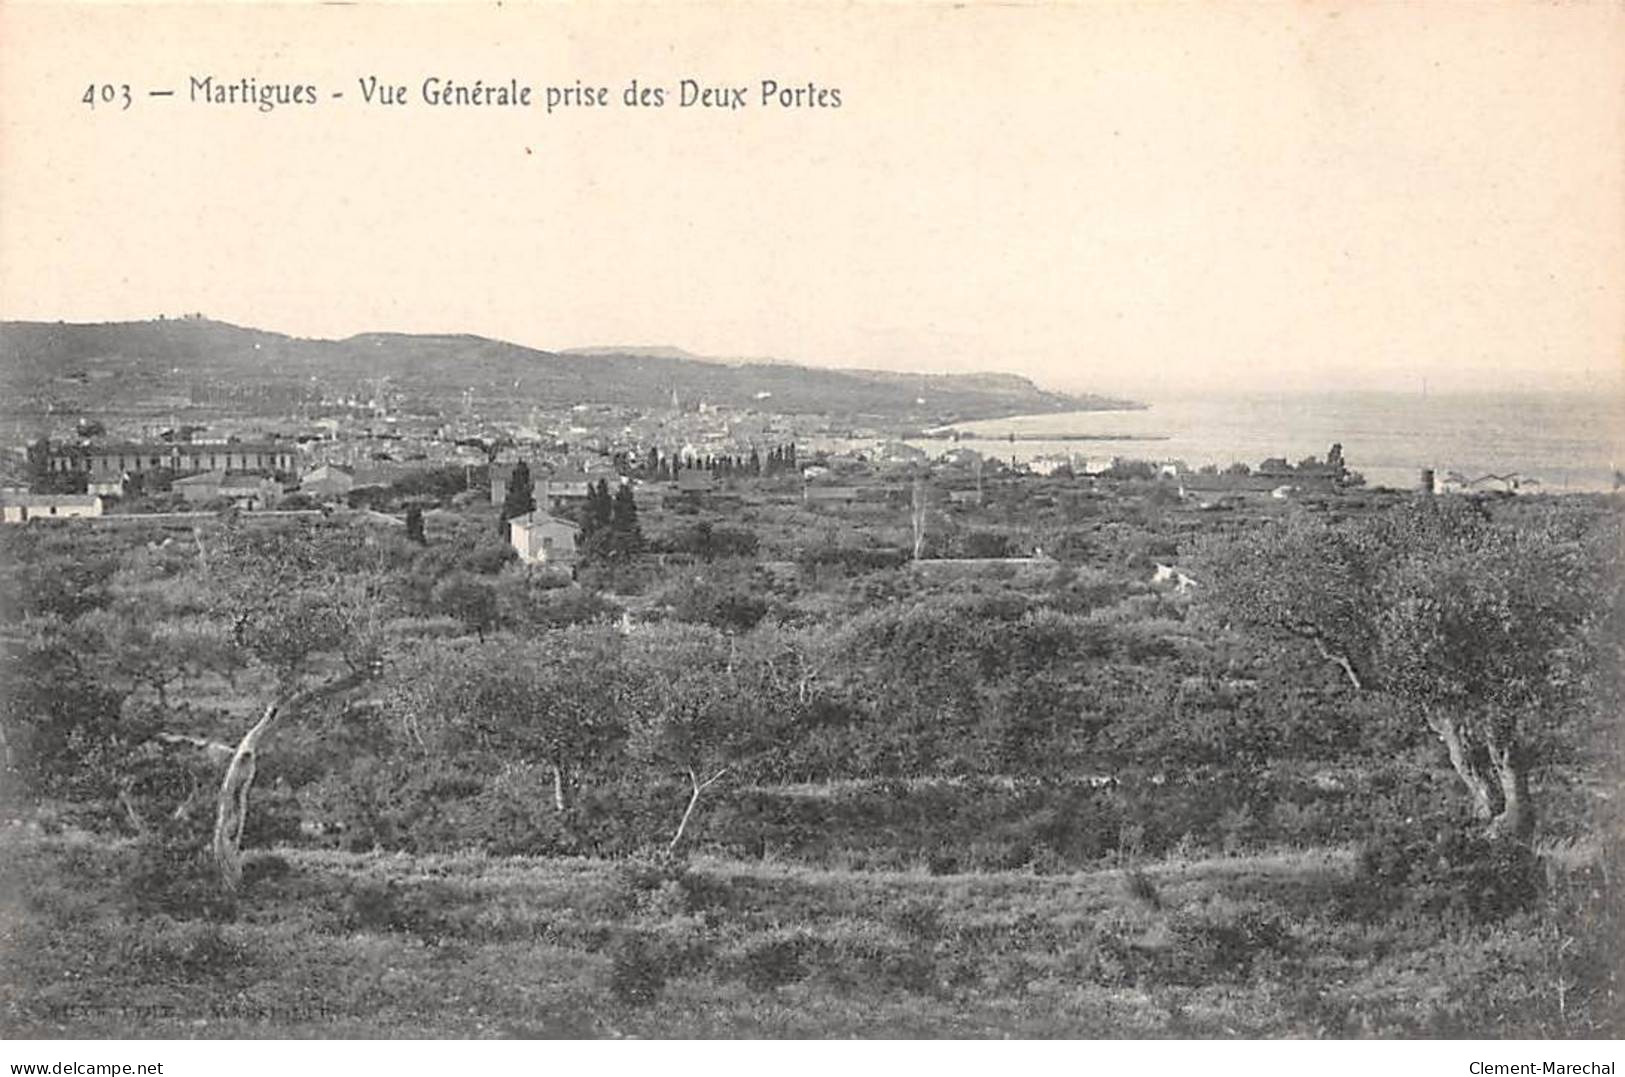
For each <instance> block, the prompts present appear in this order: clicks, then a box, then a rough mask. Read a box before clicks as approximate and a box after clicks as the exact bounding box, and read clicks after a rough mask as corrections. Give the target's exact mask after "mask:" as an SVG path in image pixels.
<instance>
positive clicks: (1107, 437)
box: [910, 392, 1625, 493]
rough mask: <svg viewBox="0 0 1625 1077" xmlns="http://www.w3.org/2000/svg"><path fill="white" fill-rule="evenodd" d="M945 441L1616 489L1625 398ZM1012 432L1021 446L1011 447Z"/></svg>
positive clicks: (1341, 401)
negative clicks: (1339, 458) (1334, 461)
mask: <svg viewBox="0 0 1625 1077" xmlns="http://www.w3.org/2000/svg"><path fill="white" fill-rule="evenodd" d="M954 429H955V430H957V431H959V432H960V438H959V440H958V441H957V442H954V441H949V442H944V441H942V440H940V439H936V438H927V439H922V440H918V441H912V442H910V443H911V444H914V445H917V446H919V447H920V448H923V449H925V450H927V451H929V452H932V453H933V454H935V453H937V452H941V451H942V450H943V447H944V446H945V445H949V444H952V445H958V446H959V447H963V448H970V449H974V450H976V451H978V452H981V453H983V454H985V455H988V456H993V457H998V458H1000V459H1004V460H1010V459H1014V460H1016V461H1025V460H1030V459H1033V458H1034V457H1039V456H1048V455H1052V454H1063V455H1065V454H1073V455H1076V456H1079V457H1083V458H1087V459H1090V460H1102V459H1104V460H1110V459H1111V458H1112V457H1114V456H1120V457H1124V458H1128V459H1144V460H1157V461H1168V460H1181V461H1183V462H1184V463H1185V464H1186V465H1188V466H1189V467H1192V468H1197V467H1201V466H1202V465H1204V464H1215V465H1217V466H1219V467H1221V468H1222V467H1225V466H1227V465H1229V464H1232V463H1235V462H1237V461H1240V462H1242V463H1246V464H1249V465H1252V466H1257V465H1258V463H1259V462H1260V461H1262V460H1264V459H1266V458H1268V457H1277V456H1278V457H1285V458H1286V459H1287V460H1289V461H1291V462H1293V463H1296V462H1298V461H1299V460H1302V459H1303V458H1304V457H1307V456H1317V457H1324V456H1325V454H1326V451H1327V449H1328V448H1330V446H1331V445H1332V443H1333V442H1341V443H1342V445H1343V452H1344V456H1345V457H1346V458H1347V460H1348V462H1349V467H1350V468H1352V469H1353V470H1355V471H1358V472H1360V473H1361V474H1362V475H1364V476H1365V478H1366V482H1367V483H1368V484H1369V485H1372V486H1394V487H1413V486H1415V485H1416V483H1417V479H1418V475H1419V472H1420V471H1421V469H1422V468H1436V469H1437V470H1438V471H1439V473H1440V474H1444V473H1446V472H1449V471H1458V472H1460V473H1462V474H1463V475H1465V476H1467V477H1469V478H1473V477H1477V476H1481V475H1486V474H1497V475H1504V474H1507V473H1512V472H1515V473H1517V474H1518V475H1520V476H1522V477H1523V478H1524V479H1526V480H1527V479H1535V480H1538V482H1539V485H1538V486H1534V487H1530V489H1532V490H1537V491H1544V492H1547V493H1565V492H1570V493H1573V492H1581V491H1587V490H1593V491H1594V490H1609V489H1612V488H1613V473H1614V468H1615V467H1616V466H1625V396H1620V395H1608V394H1602V393H1598V394H1581V393H1557V392H1552V393H1539V392H1532V393H1531V392H1518V393H1483V394H1470V395H1469V394H1437V393H1436V394H1430V395H1423V394H1420V393H1410V394H1407V393H1371V392H1363V393H1325V394H1315V395H1283V394H1277V395H1263V394H1257V395H1248V396H1232V397H1220V396H1209V397H1202V398H1189V399H1177V400H1159V401H1153V402H1151V406H1150V407H1148V408H1146V409H1143V410H1138V411H1082V412H1068V413H1062V414H1052V415H1021V416H1015V417H1012V418H1007V419H988V420H983V421H979V422H969V423H960V424H956V425H955V427H954ZM1011 435H1014V437H1015V440H1011Z"/></svg>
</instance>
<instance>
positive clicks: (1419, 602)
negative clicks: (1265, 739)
mask: <svg viewBox="0 0 1625 1077" xmlns="http://www.w3.org/2000/svg"><path fill="white" fill-rule="evenodd" d="M1618 544H1619V535H1618V523H1617V520H1615V519H1612V518H1603V519H1600V520H1596V519H1588V518H1582V517H1580V516H1578V515H1576V514H1575V513H1573V512H1569V513H1564V512H1561V511H1558V512H1553V513H1548V514H1544V515H1543V514H1539V513H1535V512H1520V513H1510V512H1509V513H1503V514H1502V516H1501V517H1500V518H1492V517H1491V516H1490V514H1489V513H1488V511H1487V510H1486V509H1484V508H1483V507H1482V506H1478V505H1475V504H1471V503H1464V502H1448V503H1432V502H1423V503H1420V504H1413V505H1407V506H1403V507H1401V508H1399V509H1396V510H1393V511H1391V512H1388V513H1384V514H1380V515H1377V516H1374V517H1371V518H1367V519H1363V520H1356V521H1351V522H1346V523H1340V524H1329V523H1325V522H1321V521H1313V520H1308V519H1302V518H1300V519H1296V520H1293V521H1291V522H1289V523H1285V524H1281V525H1277V526H1272V527H1267V528H1263V529H1260V530H1259V531H1257V532H1255V533H1252V534H1248V535H1244V536H1241V537H1239V538H1235V539H1231V540H1227V541H1219V542H1216V543H1214V544H1212V545H1211V546H1210V547H1209V548H1208V550H1207V551H1206V553H1207V561H1208V576H1209V577H1210V578H1211V586H1210V587H1208V588H1206V593H1207V594H1208V595H1209V597H1210V600H1211V601H1212V602H1213V603H1214V604H1215V605H1216V606H1217V608H1219V609H1220V610H1221V611H1223V613H1224V614H1225V615H1226V616H1227V617H1229V618H1230V619H1232V620H1233V621H1236V622H1239V623H1242V624H1245V625H1248V626H1251V627H1253V628H1255V629H1261V630H1263V631H1265V632H1266V633H1270V634H1274V635H1276V636H1280V637H1291V636H1296V637H1299V638H1302V639H1306V640H1309V641H1311V642H1312V643H1313V644H1314V645H1315V647H1316V648H1317V650H1318V652H1319V653H1320V654H1321V655H1322V656H1323V657H1325V658H1326V659H1328V660H1329V661H1332V662H1334V663H1336V664H1337V666H1338V667H1339V668H1340V669H1341V670H1342V671H1343V673H1344V674H1345V676H1346V678H1347V680H1348V681H1349V683H1350V685H1351V687H1353V688H1354V689H1355V690H1357V691H1376V692H1384V693H1387V694H1389V695H1390V696H1392V697H1393V699H1394V700H1395V701H1396V703H1397V704H1398V705H1399V706H1400V707H1401V708H1402V709H1403V710H1404V711H1405V712H1406V713H1408V714H1411V715H1413V716H1414V717H1415V718H1416V719H1418V720H1420V721H1422V722H1424V723H1425V724H1426V726H1427V728H1428V729H1429V730H1430V731H1431V732H1433V733H1434V734H1435V735H1436V736H1437V737H1438V738H1439V740H1440V741H1441V742H1442V743H1443V745H1444V747H1445V749H1446V752H1447V754H1448V756H1449V759H1450V763H1451V766H1452V767H1453V768H1454V770H1455V772H1456V774H1457V775H1458V776H1459V778H1460V779H1461V782H1462V784H1463V786H1464V787H1465V788H1466V791H1467V793H1468V795H1469V797H1470V798H1471V801H1472V806H1473V809H1474V812H1475V813H1476V815H1477V816H1478V817H1479V818H1480V819H1481V820H1483V821H1484V823H1485V824H1486V828H1487V830H1488V832H1489V834H1490V835H1491V836H1497V837H1509V838H1513V839H1515V840H1518V841H1521V842H1528V841H1529V840H1530V839H1531V838H1532V837H1533V834H1534V829H1535V820H1536V816H1535V806H1534V803H1533V800H1532V798H1531V795H1530V788H1529V787H1530V774H1531V770H1532V768H1533V767H1534V766H1535V765H1536V763H1537V761H1538V760H1537V755H1538V750H1539V746H1540V745H1541V744H1542V743H1545V742H1548V741H1549V740H1550V739H1551V738H1552V736H1553V734H1554V732H1556V733H1561V731H1562V729H1563V728H1564V727H1565V726H1572V725H1573V724H1574V722H1575V721H1576V720H1577V715H1579V714H1580V713H1582V712H1583V711H1584V710H1585V708H1586V707H1587V705H1588V701H1587V699H1586V693H1587V692H1588V691H1590V690H1591V689H1590V687H1589V686H1592V685H1594V684H1595V683H1596V681H1595V677H1594V675H1593V674H1594V671H1595V667H1596V665H1597V663H1598V662H1599V661H1607V660H1608V656H1607V655H1606V654H1604V653H1603V652H1602V651H1600V650H1599V648H1598V646H1597V641H1598V640H1601V639H1604V638H1605V634H1603V633H1599V632H1598V631H1597V630H1596V625H1597V624H1598V623H1599V621H1600V620H1601V619H1603V618H1605V617H1607V616H1609V609H1610V602H1609V599H1608V595H1609V594H1610V593H1611V592H1612V591H1613V590H1617V584H1615V583H1614V582H1613V580H1614V578H1615V576H1616V575H1617V563H1618Z"/></svg>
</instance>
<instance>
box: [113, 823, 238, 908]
mask: <svg viewBox="0 0 1625 1077" xmlns="http://www.w3.org/2000/svg"><path fill="white" fill-rule="evenodd" d="M208 841H209V828H208V825H207V824H206V823H204V822H203V821H201V820H194V819H193V818H191V817H190V816H186V817H183V818H181V819H178V820H177V819H170V820H166V821H165V824H164V825H163V826H161V827H158V828H155V829H153V830H149V831H148V832H147V833H145V834H143V835H141V837H140V838H138V839H137V840H136V842H135V846H134V852H133V859H132V862H131V864H130V869H129V880H128V887H127V892H128V893H129V895H130V896H131V897H132V898H133V899H134V901H135V905H136V908H137V909H139V910H141V911H143V912H156V913H163V914H165V915H167V916H171V917H173V918H175V919H177V920H191V919H196V918H209V919H230V918H231V917H232V916H233V915H234V913H235V911H236V910H235V903H234V900H233V898H232V897H231V895H229V894H227V893H226V892H225V890H224V889H223V888H222V886H221V884H220V881H219V879H218V877H217V876H216V875H215V872H214V865H213V863H212V861H211V860H210V858H209V856H208V853H207V846H208Z"/></svg>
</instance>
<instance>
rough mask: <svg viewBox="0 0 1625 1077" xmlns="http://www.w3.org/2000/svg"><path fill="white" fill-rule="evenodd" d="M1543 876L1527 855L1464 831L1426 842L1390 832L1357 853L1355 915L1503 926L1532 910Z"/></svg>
mask: <svg viewBox="0 0 1625 1077" xmlns="http://www.w3.org/2000/svg"><path fill="white" fill-rule="evenodd" d="M1542 875H1543V869H1542V868H1541V866H1540V862H1539V860H1538V859H1537V858H1536V857H1535V855H1534V853H1532V852H1531V851H1530V850H1529V849H1528V847H1526V846H1523V845H1519V844H1518V843H1516V842H1512V841H1504V840H1503V841H1495V840H1491V839H1489V838H1485V837H1482V836H1480V835H1476V834H1472V833H1470V832H1468V831H1466V830H1464V829H1462V828H1450V829H1446V830H1444V831H1441V832H1440V833H1438V834H1437V835H1435V836H1432V837H1428V836H1425V835H1419V834H1417V833H1415V830H1414V828H1410V829H1405V828H1394V829H1389V830H1386V831H1384V832H1382V833H1379V834H1378V835H1377V836H1376V837H1374V838H1372V839H1370V840H1368V841H1366V842H1365V843H1364V845H1363V846H1362V847H1361V849H1360V860H1359V877H1358V883H1357V886H1356V887H1355V890H1354V892H1353V894H1352V898H1353V901H1354V903H1355V905H1356V907H1357V908H1358V909H1359V911H1363V912H1367V913H1372V912H1377V913H1405V914H1411V915H1422V916H1427V917H1448V918H1458V919H1463V920H1465V921H1467V922H1470V923H1487V922H1493V921H1498V920H1504V919H1506V918H1507V917H1508V916H1511V915H1512V914H1514V913H1517V912H1521V911H1523V910H1525V909H1527V908H1529V907H1530V906H1531V905H1533V904H1534V902H1535V900H1536V899H1537V898H1538V897H1539V896H1540V893H1541V889H1542Z"/></svg>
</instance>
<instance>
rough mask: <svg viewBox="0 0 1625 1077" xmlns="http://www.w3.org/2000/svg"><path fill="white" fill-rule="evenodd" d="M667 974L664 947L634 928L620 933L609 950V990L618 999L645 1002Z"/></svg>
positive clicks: (662, 984) (655, 995) (656, 993)
mask: <svg viewBox="0 0 1625 1077" xmlns="http://www.w3.org/2000/svg"><path fill="white" fill-rule="evenodd" d="M669 975H670V969H669V962H668V960H667V954H666V953H665V947H664V946H662V945H661V944H660V942H659V941H658V940H656V939H652V938H650V937H649V936H647V935H645V934H643V933H641V932H636V931H628V932H624V933H623V934H621V935H620V936H619V937H617V938H616V940H615V941H614V942H613V943H612V944H611V946H610V951H609V991H610V994H611V995H613V996H614V997H615V999H616V1000H617V1001H619V1002H624V1003H627V1004H628V1005H632V1006H647V1005H648V1004H649V1003H651V1002H653V1001H654V1000H655V999H656V998H658V997H659V995H660V992H661V990H662V989H663V988H664V987H665V986H666V980H667V979H668V977H669Z"/></svg>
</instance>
